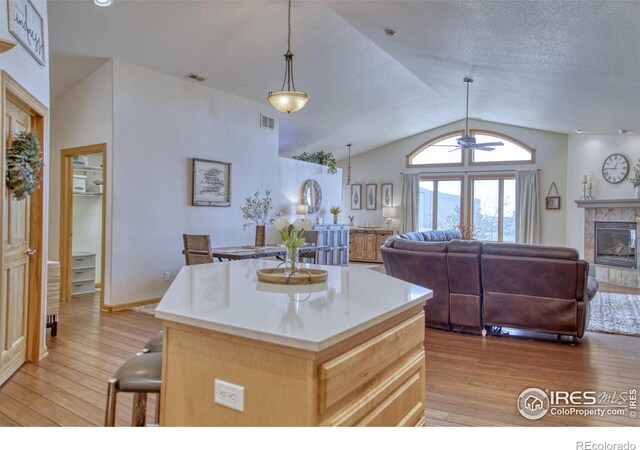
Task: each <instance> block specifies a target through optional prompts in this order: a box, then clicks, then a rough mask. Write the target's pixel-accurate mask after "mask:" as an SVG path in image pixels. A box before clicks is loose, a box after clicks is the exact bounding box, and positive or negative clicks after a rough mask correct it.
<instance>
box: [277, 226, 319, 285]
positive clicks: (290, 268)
mask: <svg viewBox="0 0 640 450" xmlns="http://www.w3.org/2000/svg"><path fill="white" fill-rule="evenodd" d="M273 225H274V227H275V229H276V230H278V232H279V233H280V236H282V243H283V244H284V246H285V247H287V259H286V262H285V273H295V272H297V271H298V249H299V248H300V247H302V246H303V245H304V243H305V239H304V232H305V231H310V230H311V229H312V228H313V223H311V221H310V220H305V219H296V220H295V221H294V222H293V223H289V220H287V219H286V218H285V217H279V218H277V219H276V220H275V221H274V222H273Z"/></svg>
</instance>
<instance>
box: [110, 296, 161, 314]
mask: <svg viewBox="0 0 640 450" xmlns="http://www.w3.org/2000/svg"><path fill="white" fill-rule="evenodd" d="M159 301H160V297H157V298H148V299H146V300H137V301H135V302H127V303H118V304H117V305H103V306H102V311H104V312H116V311H124V310H125V309H129V308H132V307H134V306H142V305H149V304H151V303H158V302H159Z"/></svg>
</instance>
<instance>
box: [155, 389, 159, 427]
mask: <svg viewBox="0 0 640 450" xmlns="http://www.w3.org/2000/svg"><path fill="white" fill-rule="evenodd" d="M155 421H156V425H160V393H158V397H157V398H156V418H155Z"/></svg>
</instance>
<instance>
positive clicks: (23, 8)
mask: <svg viewBox="0 0 640 450" xmlns="http://www.w3.org/2000/svg"><path fill="white" fill-rule="evenodd" d="M7 5H8V6H7V7H8V9H9V32H10V33H11V34H12V35H13V36H14V37H15V38H16V40H17V41H18V42H20V44H21V45H22V46H23V47H24V48H26V49H27V50H28V51H29V53H31V55H32V56H33V57H34V58H35V59H36V61H38V63H39V64H40V65H41V66H44V65H45V61H44V21H43V20H42V17H41V16H40V14H39V13H38V10H37V9H36V8H35V7H34V6H33V4H32V3H31V2H30V1H29V0H9V1H8V2H7Z"/></svg>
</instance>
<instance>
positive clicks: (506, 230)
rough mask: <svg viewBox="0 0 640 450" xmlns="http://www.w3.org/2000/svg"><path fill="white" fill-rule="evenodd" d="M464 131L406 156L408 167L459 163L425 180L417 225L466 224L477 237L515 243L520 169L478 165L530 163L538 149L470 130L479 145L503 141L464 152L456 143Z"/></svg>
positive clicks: (424, 227) (424, 228)
mask: <svg viewBox="0 0 640 450" xmlns="http://www.w3.org/2000/svg"><path fill="white" fill-rule="evenodd" d="M462 134H463V131H462V130H460V131H456V132H454V133H447V134H444V135H441V136H438V137H436V138H434V139H432V140H430V141H428V142H426V143H425V144H423V145H421V146H420V147H418V148H417V149H416V150H414V151H413V152H411V153H409V154H408V155H407V166H408V167H431V168H433V167H447V166H457V167H458V169H455V170H452V171H448V173H447V174H445V173H443V174H442V176H440V175H438V173H437V171H438V169H435V171H434V172H431V173H429V174H428V176H424V177H422V178H421V180H420V202H419V212H418V228H419V230H420V231H428V230H447V229H456V228H458V226H459V225H460V224H467V225H471V226H472V227H473V230H474V237H475V239H479V240H483V241H499V242H515V240H516V223H515V218H516V206H517V205H516V181H515V167H514V168H513V172H511V171H510V170H504V166H503V167H500V168H494V170H495V171H494V172H491V171H490V170H481V169H480V168H478V167H477V166H481V165H485V166H492V165H494V166H495V165H505V164H508V165H509V166H516V165H518V164H529V165H531V164H533V163H535V149H533V148H531V147H529V146H528V145H526V144H524V143H522V142H520V141H518V140H517V139H514V138H512V137H510V136H507V135H504V134H501V133H496V132H493V131H484V130H470V134H471V135H472V136H474V137H475V138H476V142H477V143H486V142H501V143H502V144H503V145H501V146H496V147H494V149H493V150H480V149H474V150H473V151H466V152H463V151H462V150H460V147H459V146H458V143H457V141H456V139H458V138H459V137H460V136H462ZM456 170H459V171H460V175H458V174H457V173H456ZM451 173H453V174H454V175H450V174H451ZM463 193H464V195H463Z"/></svg>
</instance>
